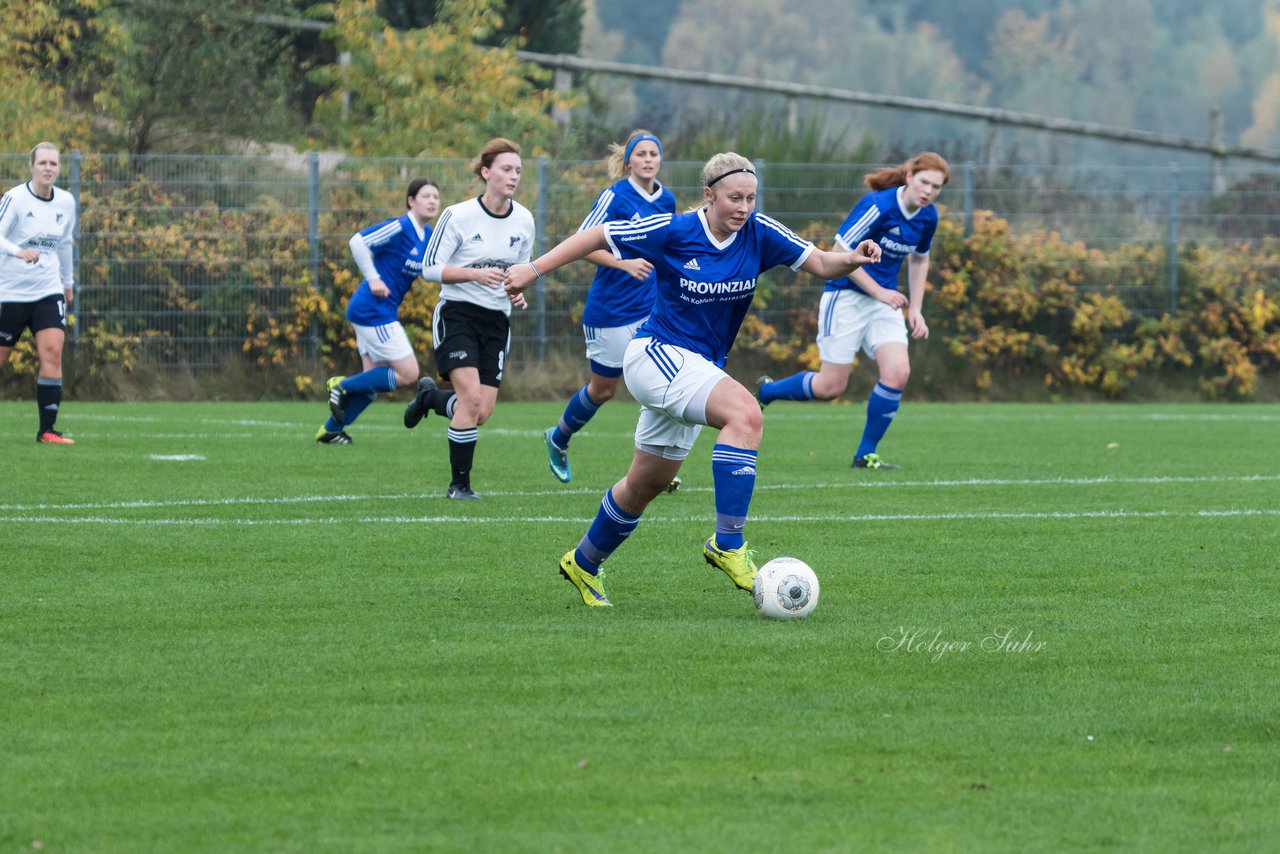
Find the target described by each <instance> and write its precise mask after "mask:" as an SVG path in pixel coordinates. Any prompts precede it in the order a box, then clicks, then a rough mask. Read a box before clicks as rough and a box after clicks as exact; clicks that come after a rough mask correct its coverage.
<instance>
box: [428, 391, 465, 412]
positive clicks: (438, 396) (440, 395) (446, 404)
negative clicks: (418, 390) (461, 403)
mask: <svg viewBox="0 0 1280 854" xmlns="http://www.w3.org/2000/svg"><path fill="white" fill-rule="evenodd" d="M457 399H458V395H457V394H455V393H454V391H453V389H451V388H438V389H436V390H435V391H433V392H431V394H430V395H429V396H428V397H427V408H428V409H430V410H431V411H432V412H434V413H436V414H437V415H439V416H441V417H443V418H452V417H453V402H454V401H455V400H457Z"/></svg>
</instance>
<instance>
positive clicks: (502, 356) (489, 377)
mask: <svg viewBox="0 0 1280 854" xmlns="http://www.w3.org/2000/svg"><path fill="white" fill-rule="evenodd" d="M431 333H432V336H433V337H434V339H435V345H436V372H437V373H439V374H440V376H442V377H444V378H446V379H448V377H449V372H450V371H452V370H453V369H454V368H476V369H477V370H479V371H480V384H481V385H488V386H493V387H494V388H499V387H500V386H501V385H502V369H503V367H504V366H505V365H506V361H507V351H508V350H510V349H511V319H510V318H509V317H507V315H506V314H505V313H503V312H501V311H496V310H494V309H491V308H481V307H480V306H478V305H475V304H473V303H469V302H458V301H456V300H455V301H453V302H450V301H448V300H440V302H439V303H438V304H437V305H436V312H435V315H434V316H433V317H432V318H431Z"/></svg>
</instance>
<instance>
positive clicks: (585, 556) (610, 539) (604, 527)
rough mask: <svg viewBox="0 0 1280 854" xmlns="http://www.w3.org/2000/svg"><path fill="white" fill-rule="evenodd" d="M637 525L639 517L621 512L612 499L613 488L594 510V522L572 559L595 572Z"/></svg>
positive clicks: (587, 569) (592, 572) (589, 570)
mask: <svg viewBox="0 0 1280 854" xmlns="http://www.w3.org/2000/svg"><path fill="white" fill-rule="evenodd" d="M639 524H640V517H639V516H632V515H631V514H629V513H627V512H625V511H623V509H622V508H621V507H619V506H618V504H617V502H616V501H614V500H613V490H612V489H610V490H609V491H608V492H606V493H605V494H604V499H603V500H602V501H601V502H600V509H599V510H597V511H596V518H595V521H594V522H592V523H591V527H590V528H588V529H587V535H586V536H585V537H583V538H582V542H580V543H578V548H577V549H575V550H574V553H573V556H574V560H576V561H577V562H578V566H580V567H582V568H583V569H585V570H586V571H587V572H589V573H591V574H592V575H595V574H596V573H597V572H598V571H599V570H600V564H602V563H604V562H605V559H606V558H608V557H609V555H611V554H613V552H614V550H615V549H617V548H618V546H620V545H622V541H623V540H625V539H626V538H627V537H629V536H631V532H632V531H634V530H635V529H636V526H637V525H639Z"/></svg>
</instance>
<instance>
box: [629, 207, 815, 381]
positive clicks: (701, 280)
mask: <svg viewBox="0 0 1280 854" xmlns="http://www.w3.org/2000/svg"><path fill="white" fill-rule="evenodd" d="M604 233H605V238H606V239H607V240H608V241H609V246H610V248H612V249H613V254H614V255H615V256H616V257H618V258H647V259H648V260H649V261H650V262H652V264H653V268H654V272H655V273H656V274H657V276H658V294H657V299H656V300H655V301H654V304H653V312H652V313H651V314H650V315H649V319H648V320H647V321H645V323H644V325H642V326H641V327H640V330H639V331H638V332H637V333H636V337H637V338H646V337H652V338H656V339H658V340H659V341H661V342H663V343H664V344H674V345H675V346H677V347H684V348H685V349H687V350H693V351H694V352H695V353H701V354H702V355H703V356H706V357H707V358H708V359H710V360H711V361H712V362H714V363H715V364H716V365H717V366H719V367H723V366H724V362H725V359H726V358H727V357H728V355H729V348H730V347H732V346H733V340H734V339H735V338H737V337H738V328H739V327H741V326H742V319H743V318H744V317H745V316H746V314H747V309H748V308H749V307H750V306H751V300H752V298H753V297H754V296H755V293H756V278H757V277H758V276H759V275H760V274H761V273H763V272H764V271H765V270H768V269H770V268H772V267H777V266H783V265H785V266H787V267H790V268H791V269H793V270H795V269H798V268H799V267H800V265H801V264H803V263H804V262H805V259H806V258H808V257H809V253H811V252H813V244H812V243H810V242H809V241H807V240H805V239H804V238H802V237H798V236H797V235H796V234H795V233H794V232H792V231H791V229H789V228H787V227H786V226H785V225H783V224H782V223H780V222H778V221H777V220H774V219H771V218H770V217H767V216H765V215H764V214H762V213H760V212H759V211H752V213H751V216H750V217H748V218H747V222H746V224H745V225H744V226H743V227H742V229H741V230H740V231H738V232H737V233H736V234H733V235H731V236H730V237H729V239H728V240H726V241H724V242H723V243H721V242H720V241H718V240H716V239H715V238H714V237H712V236H711V229H710V227H709V226H708V225H707V218H706V214H705V212H704V211H702V210H698V211H695V212H693V213H685V214H678V215H676V214H658V215H655V216H651V217H648V218H647V219H642V220H639V221H638V222H611V223H606V224H605V227H604Z"/></svg>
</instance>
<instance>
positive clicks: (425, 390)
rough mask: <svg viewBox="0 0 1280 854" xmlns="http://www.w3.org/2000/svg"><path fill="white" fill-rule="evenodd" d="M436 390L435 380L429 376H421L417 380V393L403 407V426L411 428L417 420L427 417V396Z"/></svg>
mask: <svg viewBox="0 0 1280 854" xmlns="http://www.w3.org/2000/svg"><path fill="white" fill-rule="evenodd" d="M435 390H436V381H435V380H433V379H431V377H422V378H421V379H419V380H418V393H417V394H415V395H414V396H413V400H411V401H409V405H408V406H406V407H405V408H404V426H405V427H408V428H409V429H410V430H412V429H413V428H414V427H417V426H418V422H419V421H421V420H422V419H423V418H426V417H427V413H428V412H429V411H430V410H429V409H428V408H427V398H428V397H430V396H431V393H432V392H433V391H435Z"/></svg>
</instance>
